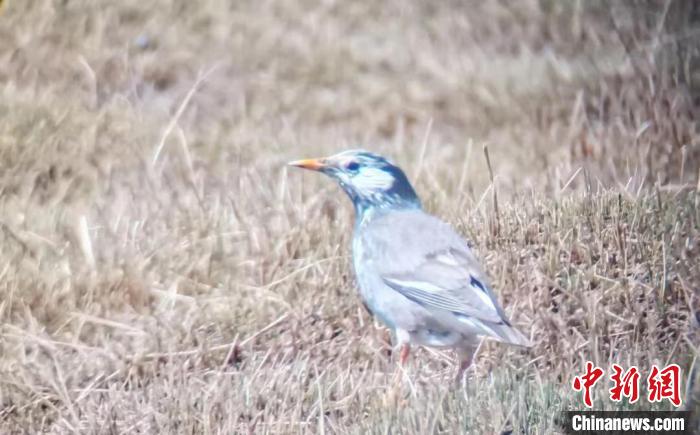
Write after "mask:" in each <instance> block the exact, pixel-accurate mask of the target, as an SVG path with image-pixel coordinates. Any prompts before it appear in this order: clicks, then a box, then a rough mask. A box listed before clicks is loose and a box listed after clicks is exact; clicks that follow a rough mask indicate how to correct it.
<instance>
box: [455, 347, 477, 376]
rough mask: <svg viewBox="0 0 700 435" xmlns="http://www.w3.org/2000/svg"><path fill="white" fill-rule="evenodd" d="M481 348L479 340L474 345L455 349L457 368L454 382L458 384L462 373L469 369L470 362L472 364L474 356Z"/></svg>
mask: <svg viewBox="0 0 700 435" xmlns="http://www.w3.org/2000/svg"><path fill="white" fill-rule="evenodd" d="M480 346H481V340H479V341H477V342H475V343H467V344H466V345H463V346H462V347H459V348H457V359H458V362H459V368H458V369H457V378H456V379H455V382H456V383H457V384H459V383H460V382H461V381H462V378H463V377H464V373H465V372H466V371H467V369H468V368H469V367H471V365H472V362H474V355H476V353H477V352H478V351H479V347H480Z"/></svg>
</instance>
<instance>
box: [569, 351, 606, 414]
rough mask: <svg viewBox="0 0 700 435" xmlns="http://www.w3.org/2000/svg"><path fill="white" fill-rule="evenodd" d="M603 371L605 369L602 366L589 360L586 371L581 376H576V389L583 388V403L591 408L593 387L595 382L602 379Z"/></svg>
mask: <svg viewBox="0 0 700 435" xmlns="http://www.w3.org/2000/svg"><path fill="white" fill-rule="evenodd" d="M603 373H604V372H603V369H601V368H600V367H594V366H593V363H592V362H590V361H587V362H586V373H585V374H584V375H583V376H581V377H578V376H576V377H575V378H574V390H576V391H581V390H583V403H585V404H586V406H587V407H589V408H592V407H593V401H592V400H591V388H593V386H594V385H595V383H596V382H598V381H599V380H600V378H601V376H603Z"/></svg>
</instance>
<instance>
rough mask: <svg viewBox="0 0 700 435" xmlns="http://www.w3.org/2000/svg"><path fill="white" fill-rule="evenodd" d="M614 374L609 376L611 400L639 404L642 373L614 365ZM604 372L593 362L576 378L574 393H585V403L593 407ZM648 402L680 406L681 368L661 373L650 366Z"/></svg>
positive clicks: (671, 368)
mask: <svg viewBox="0 0 700 435" xmlns="http://www.w3.org/2000/svg"><path fill="white" fill-rule="evenodd" d="M612 371H613V373H612V374H611V375H610V380H611V381H612V388H610V390H609V393H610V400H612V401H614V402H620V401H621V400H622V398H623V397H626V398H627V400H628V402H629V403H635V402H637V401H638V400H639V379H640V376H641V375H640V373H639V370H638V369H637V367H634V366H632V367H630V369H629V370H627V371H625V369H623V368H622V367H621V366H619V365H617V364H613V365H612ZM604 373H605V372H604V371H603V369H601V368H600V367H596V366H595V365H594V364H593V363H592V362H591V361H586V372H585V373H584V374H583V375H581V376H576V377H574V381H573V387H574V391H582V392H583V403H584V404H585V405H586V406H587V407H589V408H592V407H593V400H592V399H591V389H592V388H593V387H594V386H595V384H596V383H597V382H598V381H599V380H600V378H601V377H603V374H604ZM647 392H648V395H647V399H648V400H649V402H662V401H663V400H664V399H668V401H670V402H671V403H672V404H673V405H674V406H676V407H678V406H680V405H681V368H680V367H679V366H678V364H671V365H669V366H667V367H665V368H664V369H659V368H658V367H657V366H656V365H653V366H651V370H650V373H649V376H648V377H647Z"/></svg>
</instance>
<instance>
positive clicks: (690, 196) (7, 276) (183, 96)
mask: <svg viewBox="0 0 700 435" xmlns="http://www.w3.org/2000/svg"><path fill="white" fill-rule="evenodd" d="M697 9H698V8H697V6H695V5H694V4H693V2H692V1H682V0H678V1H674V2H670V1H649V0H647V1H642V0H637V1H634V2H625V3H621V2H612V1H611V2H603V1H591V2H588V1H586V2H584V1H575V0H568V1H545V0H540V1H535V0H523V1H519V2H517V3H516V2H496V1H491V2H478V1H465V2H459V1H444V2H423V1H408V2H406V1H401V0H389V1H386V2H373V1H360V2H337V1H333V0H330V1H306V0H293V1H288V2H272V1H268V2H257V1H241V2H229V1H224V0H204V1H201V2H191V1H185V0H158V1H153V2H145V1H135V0H124V1H120V2H109V1H102V0H99V1H87V0H82V1H81V0H44V1H22V0H8V1H5V2H4V4H3V5H2V9H0V85H1V86H0V432H1V433H36V432H40V431H44V432H49V433H74V432H79V433H234V432H248V433H299V432H323V433H325V432H332V433H367V432H370V433H433V432H436V433H455V432H456V433H460V432H464V433H535V434H549V433H557V432H561V430H562V429H561V421H560V420H561V413H560V411H561V410H566V409H582V408H583V404H582V401H581V395H580V393H576V392H574V391H573V390H572V388H571V385H572V380H573V377H574V376H576V375H579V374H582V370H583V367H584V364H585V362H586V361H593V362H594V363H596V364H597V365H599V366H601V367H603V368H605V369H606V370H608V369H609V368H610V366H611V364H612V363H618V364H620V365H622V366H624V367H630V366H632V365H636V366H638V367H639V368H640V370H641V371H642V373H647V372H648V369H649V368H650V366H651V365H652V364H657V365H661V366H665V365H666V364H669V363H672V362H674V363H677V364H679V365H680V366H681V368H682V370H683V383H684V385H685V384H686V381H687V380H688V379H692V377H693V376H690V375H689V374H690V373H691V367H692V365H693V361H694V358H695V355H696V354H695V352H696V349H697V344H698V340H697V337H696V332H695V326H694V325H695V324H696V323H695V319H696V316H695V314H694V313H696V311H697V309H698V302H697V296H698V292H699V291H700V266H698V262H697V257H698V252H699V251H700V239H699V238H698V236H699V232H700V205H699V201H700V196H699V194H698V190H699V188H700V186H699V185H698V178H699V176H700V173H699V172H698V170H699V167H700V164H699V163H700V135H699V134H698V132H697V127H696V121H695V119H696V116H697V104H698V101H699V99H698V93H699V92H698V91H699V90H700V74H698V72H697V68H696V66H697V47H698V40H699V38H700V31H698V30H699V29H698V26H697V22H698V16H700V12H699V11H698V10H697ZM358 146H360V147H365V148H368V149H371V150H373V151H376V152H380V153H383V154H385V155H387V156H389V157H390V158H392V159H393V160H395V161H396V162H397V163H398V164H399V165H401V166H402V167H403V168H404V169H405V170H406V172H407V173H408V175H409V178H410V179H411V180H413V182H414V184H415V187H416V190H417V191H418V193H419V195H420V196H421V197H422V198H423V202H424V203H425V206H426V209H427V210H428V211H430V212H431V213H434V214H436V215H438V216H440V217H441V218H443V219H445V220H446V221H448V222H450V223H452V224H453V225H454V226H455V227H456V228H457V229H458V231H459V232H460V233H461V234H463V235H464V236H465V237H466V238H468V239H469V240H470V241H471V243H472V244H473V246H474V249H475V251H476V252H477V253H478V256H479V258H481V259H482V262H483V264H484V266H485V268H486V270H487V271H488V272H489V276H490V278H491V283H492V286H493V287H494V289H495V291H496V293H497V295H498V298H499V300H500V301H501V303H502V305H503V306H504V307H505V310H506V312H507V314H508V316H509V317H510V319H511V320H512V322H513V323H514V324H515V325H516V326H517V327H518V328H519V329H520V330H521V331H523V332H524V333H525V334H526V335H528V336H529V337H531V339H532V340H533V342H534V343H535V345H534V346H533V347H532V348H531V349H521V348H515V347H508V346H505V345H502V344H499V343H495V342H487V343H486V344H485V345H484V346H483V347H482V349H481V352H480V353H479V355H478V357H477V360H476V363H475V366H474V369H473V370H472V371H471V372H470V373H469V376H468V378H467V379H466V381H465V383H464V384H462V385H461V386H459V387H456V386H454V385H453V383H452V376H453V375H454V373H455V370H456V367H455V364H454V361H453V355H452V354H451V353H450V352H447V351H445V352H442V351H439V352H438V351H434V350H429V349H419V350H417V351H415V352H414V353H413V355H412V356H411V359H410V363H409V366H408V367H407V368H406V373H405V375H404V377H403V385H402V392H401V394H402V396H401V397H398V398H395V399H396V400H394V401H390V400H387V397H388V395H387V393H388V392H389V390H390V388H391V381H392V376H393V372H394V369H395V360H396V352H392V350H391V345H390V343H389V336H388V334H387V331H386V330H385V329H384V328H383V327H382V326H381V325H379V324H378V323H376V322H375V321H373V320H372V319H371V318H370V317H369V315H368V314H367V313H366V312H365V311H364V309H363V308H362V305H361V302H360V300H359V297H358V295H357V292H356V290H355V288H354V279H353V275H352V271H351V262H350V257H349V249H350V246H349V245H350V238H351V229H352V219H353V216H352V210H351V206H350V204H349V202H348V201H347V200H346V198H345V197H344V196H343V194H342V192H341V191H340V190H339V188H338V187H337V186H335V185H333V183H332V182H330V180H328V179H324V178H323V177H321V176H318V175H317V174H312V173H302V172H301V171H295V170H293V169H288V168H287V167H285V162H286V161H288V160H292V159H298V158H304V157H316V156H318V155H324V154H330V153H334V152H337V151H339V150H342V149H346V148H350V147H358ZM485 150H487V151H488V157H489V159H488V160H489V161H490V169H491V170H490V169H489V164H487V158H486V153H485ZM688 384H689V388H688V396H687V397H684V405H683V406H684V407H688V408H689V409H692V408H693V407H694V406H695V402H693V397H696V396H697V395H698V394H700V393H698V391H697V389H696V388H695V387H694V386H693V385H692V382H688ZM608 388H609V386H608V385H607V383H606V384H605V385H603V384H601V386H599V387H597V388H596V389H595V390H594V403H595V409H618V408H631V409H648V408H650V406H651V405H650V404H649V403H648V402H646V400H645V399H644V398H642V399H641V400H640V402H639V403H638V404H636V405H626V404H624V402H623V403H621V404H617V403H613V402H611V401H609V400H608V398H607V396H608V394H607V389H608ZM684 394H685V393H684ZM654 407H655V408H658V409H670V408H672V406H671V405H669V404H668V403H667V402H664V403H662V404H657V405H654Z"/></svg>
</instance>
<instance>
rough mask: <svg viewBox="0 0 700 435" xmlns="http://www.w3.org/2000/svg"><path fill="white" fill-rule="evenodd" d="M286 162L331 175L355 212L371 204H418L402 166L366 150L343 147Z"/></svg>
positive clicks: (400, 206) (417, 205) (382, 205)
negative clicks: (313, 156)
mask: <svg viewBox="0 0 700 435" xmlns="http://www.w3.org/2000/svg"><path fill="white" fill-rule="evenodd" d="M289 165H291V166H297V167H300V168H304V169H310V170H313V171H318V172H322V173H324V174H326V175H328V176H329V177H331V178H334V179H335V180H336V181H337V182H338V184H340V187H342V188H343V190H344V191H345V193H347V194H348V196H349V197H350V199H351V200H352V202H353V204H354V206H355V210H356V212H357V214H358V215H361V214H362V213H364V212H365V211H367V210H370V209H372V208H420V200H419V199H418V196H417V195H416V192H415V191H414V190H413V187H412V186H411V183H409V182H408V179H407V178H406V174H404V173H403V171H402V170H401V168H399V167H398V166H395V165H394V164H392V163H391V162H389V160H387V159H386V158H384V157H382V156H380V155H378V154H374V153H371V152H369V151H365V150H349V151H343V152H341V153H338V154H335V155H332V156H329V157H322V158H318V159H306V160H297V161H294V162H290V163H289Z"/></svg>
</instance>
